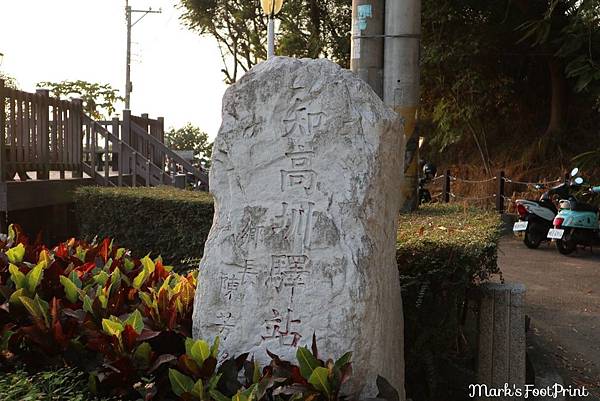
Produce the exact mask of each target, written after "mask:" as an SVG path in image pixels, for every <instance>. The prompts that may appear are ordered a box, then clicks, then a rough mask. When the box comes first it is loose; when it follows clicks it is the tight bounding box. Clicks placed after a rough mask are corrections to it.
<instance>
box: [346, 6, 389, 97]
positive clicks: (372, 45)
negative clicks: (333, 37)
mask: <svg viewBox="0 0 600 401" xmlns="http://www.w3.org/2000/svg"><path fill="white" fill-rule="evenodd" d="M384 28H385V0H354V1H353V2H352V40H351V42H350V45H351V57H350V69H351V70H352V71H353V72H354V73H356V74H357V75H358V76H359V77H360V78H361V79H362V80H363V81H365V82H367V83H368V84H369V85H370V86H371V88H373V90H374V91H375V93H377V96H379V97H380V98H381V99H383V41H384V39H383V38H384V33H385V29H384Z"/></svg>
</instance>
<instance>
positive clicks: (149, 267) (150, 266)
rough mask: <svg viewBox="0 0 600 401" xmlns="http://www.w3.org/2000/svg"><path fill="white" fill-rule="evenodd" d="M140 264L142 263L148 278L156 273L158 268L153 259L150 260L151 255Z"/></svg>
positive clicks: (145, 257)
mask: <svg viewBox="0 0 600 401" xmlns="http://www.w3.org/2000/svg"><path fill="white" fill-rule="evenodd" d="M140 262H142V266H143V267H144V270H145V271H146V272H147V274H148V276H150V275H151V274H152V273H154V269H155V268H156V266H155V265H154V262H153V261H152V259H150V254H148V255H146V256H144V257H143V258H142V259H141V260H140Z"/></svg>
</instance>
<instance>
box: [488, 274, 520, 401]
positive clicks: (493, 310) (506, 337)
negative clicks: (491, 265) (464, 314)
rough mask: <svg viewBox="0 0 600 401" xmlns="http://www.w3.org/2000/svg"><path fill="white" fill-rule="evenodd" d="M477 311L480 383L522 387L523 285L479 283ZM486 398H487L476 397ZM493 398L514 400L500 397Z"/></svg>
mask: <svg viewBox="0 0 600 401" xmlns="http://www.w3.org/2000/svg"><path fill="white" fill-rule="evenodd" d="M480 290H481V305H480V310H479V355H478V358H479V364H478V369H477V375H478V380H477V382H478V383H480V384H486V385H487V386H488V387H489V388H503V387H504V386H505V384H508V386H509V387H510V388H513V386H515V388H521V389H523V388H524V385H525V350H526V341H525V313H524V308H523V306H524V298H525V286H524V285H523V284H520V283H510V284H498V283H486V284H483V285H481V287H480ZM479 399H480V400H487V399H488V398H485V397H483V398H479ZM493 399H494V400H496V399H499V400H503V401H505V400H516V399H521V398H519V397H500V398H493Z"/></svg>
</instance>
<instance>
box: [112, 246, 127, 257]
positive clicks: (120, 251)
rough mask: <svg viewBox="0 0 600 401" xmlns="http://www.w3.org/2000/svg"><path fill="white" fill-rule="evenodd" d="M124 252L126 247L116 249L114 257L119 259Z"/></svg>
mask: <svg viewBox="0 0 600 401" xmlns="http://www.w3.org/2000/svg"><path fill="white" fill-rule="evenodd" d="M125 252H127V249H125V248H119V249H117V254H116V255H115V256H116V258H117V259H121V258H122V257H123V255H125Z"/></svg>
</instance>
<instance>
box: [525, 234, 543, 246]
mask: <svg viewBox="0 0 600 401" xmlns="http://www.w3.org/2000/svg"><path fill="white" fill-rule="evenodd" d="M523 243H524V244H525V246H526V247H527V248H529V249H537V248H538V247H539V246H540V244H541V243H542V238H541V237H540V236H539V235H537V234H536V233H534V232H531V231H529V230H527V231H525V237H524V238H523Z"/></svg>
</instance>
